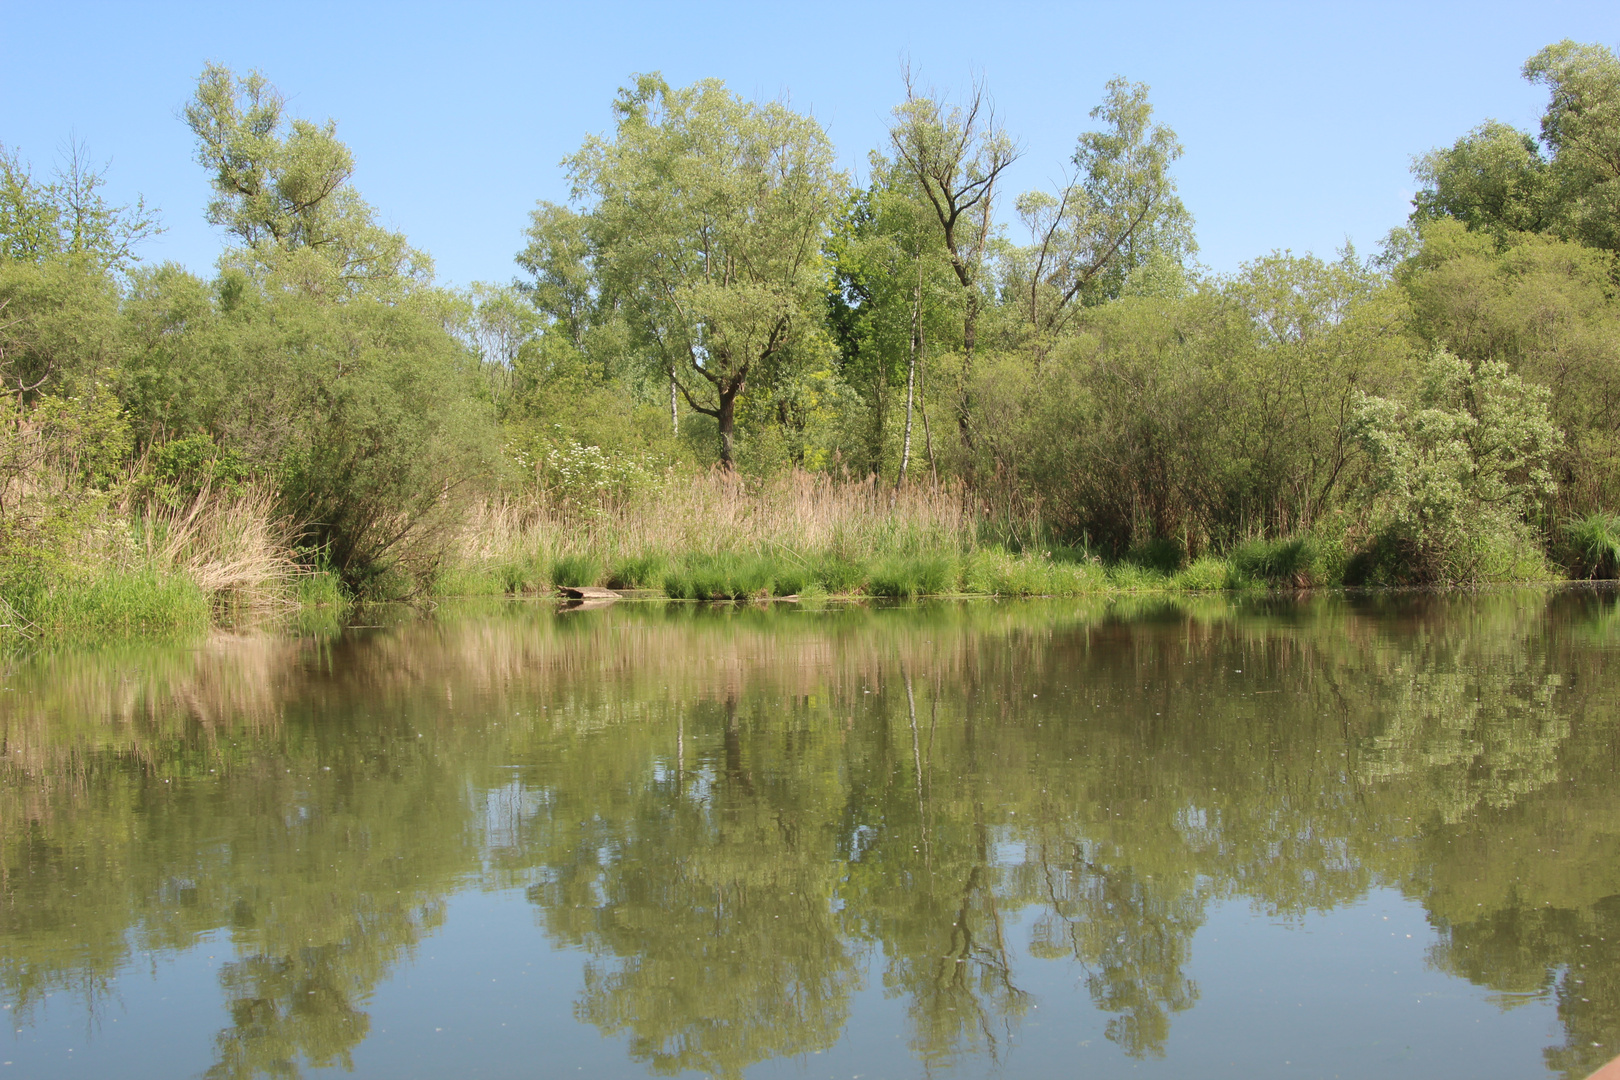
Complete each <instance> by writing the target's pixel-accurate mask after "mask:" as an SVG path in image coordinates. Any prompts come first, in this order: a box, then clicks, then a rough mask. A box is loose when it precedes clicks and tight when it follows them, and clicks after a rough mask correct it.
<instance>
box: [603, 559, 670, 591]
mask: <svg viewBox="0 0 1620 1080" xmlns="http://www.w3.org/2000/svg"><path fill="white" fill-rule="evenodd" d="M668 569H669V558H668V557H667V556H665V555H663V554H661V553H658V552H644V553H643V554H640V555H634V556H631V557H630V558H627V559H621V560H620V561H619V562H617V563H615V564H614V566H613V569H612V570H611V571H610V572H609V573H608V587H609V588H611V589H655V588H657V587H658V585H659V583H660V582H662V581H663V579H664V574H665V573H666V572H667V571H668Z"/></svg>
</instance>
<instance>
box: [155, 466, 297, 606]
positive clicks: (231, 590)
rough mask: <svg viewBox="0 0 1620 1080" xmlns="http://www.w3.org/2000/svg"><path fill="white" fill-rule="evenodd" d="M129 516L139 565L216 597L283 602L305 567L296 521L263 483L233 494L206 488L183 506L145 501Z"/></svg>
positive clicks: (260, 602) (234, 601) (287, 597)
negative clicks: (297, 549) (299, 557)
mask: <svg viewBox="0 0 1620 1080" xmlns="http://www.w3.org/2000/svg"><path fill="white" fill-rule="evenodd" d="M132 518H133V520H134V522H135V526H136V530H137V537H138V544H139V550H140V562H141V563H142V566H141V569H144V570H147V571H150V572H154V573H157V574H160V575H170V576H176V577H184V578H187V579H189V580H191V581H192V582H194V583H195V584H196V585H197V587H198V588H200V589H201V590H202V591H203V592H204V593H205V594H207V595H208V596H209V597H211V598H213V599H216V600H229V601H231V602H233V603H244V604H262V603H267V602H274V601H285V600H287V599H289V597H290V589H289V586H290V585H291V584H292V582H293V581H294V579H295V577H296V576H297V575H298V574H299V573H300V569H299V566H298V564H297V562H296V561H295V560H294V557H293V547H292V542H293V537H294V535H295V529H294V527H293V524H292V523H291V522H290V521H288V520H286V518H285V517H283V516H282V515H281V514H280V513H279V512H278V511H277V508H276V500H275V494H274V493H273V492H271V491H269V490H268V489H265V488H259V487H254V488H249V489H247V490H246V491H245V492H243V493H241V494H236V495H229V494H225V493H222V492H216V491H209V490H207V489H205V490H203V491H202V492H200V493H199V494H198V495H197V496H196V497H195V498H193V499H192V500H191V501H190V502H189V503H186V504H185V505H183V506H180V507H178V508H173V507H161V506H158V507H153V506H148V507H147V508H145V509H144V510H142V511H139V512H137V513H135V514H133V515H132Z"/></svg>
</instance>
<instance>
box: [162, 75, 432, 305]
mask: <svg viewBox="0 0 1620 1080" xmlns="http://www.w3.org/2000/svg"><path fill="white" fill-rule="evenodd" d="M185 118H186V123H187V124H188V125H189V126H190V128H191V131H192V134H193V135H195V136H196V138H197V162H198V163H199V164H200V165H202V166H203V167H204V168H205V169H207V170H208V172H209V180H210V182H211V184H212V185H213V189H214V199H213V200H212V201H211V202H210V203H209V204H208V220H209V222H210V223H212V224H215V225H219V226H222V227H223V228H224V229H225V230H226V232H227V233H228V234H229V235H231V236H233V237H235V238H236V239H237V240H239V241H241V243H242V244H243V245H244V247H245V249H246V250H247V251H249V252H252V253H254V254H255V255H256V256H257V257H258V258H260V259H271V258H274V257H275V256H276V255H278V254H285V253H290V252H299V251H303V252H312V253H315V254H316V255H318V256H319V258H320V263H319V264H318V265H321V266H322V268H324V269H328V270H329V272H330V275H335V277H336V283H329V282H323V281H321V277H324V276H329V275H320V276H310V277H308V278H307V279H306V284H311V285H315V284H319V285H321V286H323V287H332V285H333V284H335V285H336V287H340V288H346V289H353V288H357V287H360V286H362V285H370V286H377V285H380V284H384V283H391V282H397V281H399V280H401V279H405V280H417V281H420V280H426V279H427V278H428V277H429V276H431V274H432V263H431V261H430V260H429V259H428V258H427V257H426V256H425V255H423V254H422V253H421V252H419V251H416V250H414V249H413V248H411V247H410V245H409V244H407V243H406V241H405V238H404V237H403V236H402V235H400V234H399V233H394V232H389V231H388V230H386V229H384V228H382V227H381V226H379V225H378V224H377V223H376V221H375V220H374V213H373V211H372V209H371V207H370V206H369V205H368V204H367V203H366V201H365V200H364V199H362V198H361V197H360V195H359V193H358V192H357V191H355V189H354V188H353V187H352V186H350V184H349V180H350V179H351V178H352V177H353V175H354V157H353V155H352V154H351V153H350V152H349V148H348V147H347V146H345V145H344V144H343V143H342V142H340V141H339V140H338V138H337V125H336V123H335V122H334V121H332V120H328V121H327V122H326V123H325V124H324V125H318V124H315V123H312V122H311V121H308V120H303V119H297V118H291V119H290V118H288V117H287V116H286V102H285V99H283V97H282V96H281V94H280V92H279V91H277V90H276V88H275V87H274V86H272V85H270V83H269V81H268V80H266V79H265V77H264V76H263V75H262V74H260V73H259V72H257V71H255V72H252V73H251V74H249V75H247V76H244V77H242V78H237V77H236V76H235V75H234V74H233V73H232V72H231V70H230V69H229V68H226V67H222V66H220V65H218V64H209V65H208V66H207V67H205V68H204V69H203V73H202V75H201V76H200V77H199V78H198V79H197V89H196V92H195V93H194V94H193V96H192V99H191V101H190V102H188V103H187V105H186V108H185ZM308 269H313V267H307V266H306V270H308Z"/></svg>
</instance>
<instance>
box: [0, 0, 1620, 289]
mask: <svg viewBox="0 0 1620 1080" xmlns="http://www.w3.org/2000/svg"><path fill="white" fill-rule="evenodd" d="M1565 37H1571V38H1574V39H1576V40H1578V41H1589V42H1598V43H1602V44H1606V45H1608V46H1610V47H1611V48H1614V47H1617V46H1620V4H1616V3H1614V2H1613V0H1610V2H1608V3H1556V2H1552V3H1539V4H1535V5H1530V4H1525V3H1520V4H1491V3H1467V4H1461V3H1458V4H1438V3H1436V4H1425V3H1419V2H1412V3H1404V4H1383V5H1380V4H1355V5H1330V4H1226V5H1217V4H1119V3H1113V4H1091V3H1071V4H999V5H990V4H958V3H951V2H944V0H941V2H938V3H928V4H898V3H894V4H889V3H882V2H866V3H857V4H851V3H839V4H814V5H811V4H792V5H786V4H784V5H770V4H702V3H686V4H680V5H676V4H616V3H608V2H601V3H577V2H576V3H570V4H566V5H552V4H502V3H461V4H456V5H453V6H452V5H438V4H411V3H393V4H358V3H356V4H343V5H325V4H320V5H315V4H300V3H277V4H274V5H268V4H251V5H250V4H240V5H221V4H217V3H215V4H207V5H202V4H142V5H136V4H84V3H78V4H75V3H61V4H56V5H45V4H42V3H37V2H36V3H19V2H17V0H9V2H8V3H6V4H5V6H4V8H3V9H0V57H3V58H4V60H3V62H0V143H3V144H5V145H6V146H7V147H8V148H10V149H14V150H17V151H19V152H20V153H21V154H22V155H23V156H24V157H25V158H27V159H28V160H30V161H32V162H33V164H34V166H35V168H36V170H37V171H45V170H47V169H48V168H49V167H50V165H51V164H52V162H53V161H54V160H55V159H56V157H57V155H58V152H59V150H60V149H61V148H62V147H63V146H65V145H66V144H67V142H68V141H69V139H77V140H78V141H80V142H81V143H83V144H85V145H86V146H87V147H88V149H89V151H90V154H91V155H92V156H93V158H95V159H96V160H97V161H104V162H108V163H110V174H109V179H110V188H111V191H112V193H113V195H114V197H115V198H119V199H128V198H130V197H132V196H133V195H134V194H135V193H136V192H140V193H142V194H144V195H145V197H146V199H147V201H148V202H149V203H150V204H153V205H155V206H157V207H158V208H160V210H161V212H162V218H163V221H164V223H165V225H166V226H167V229H168V232H167V233H166V234H165V235H164V236H163V237H161V238H160V239H159V240H158V241H155V242H154V243H152V244H150V245H148V247H147V248H146V249H145V256H146V258H148V259H149V260H161V259H172V260H175V261H177V262H180V263H183V264H184V265H186V266H187V267H189V268H191V269H192V270H194V271H197V272H199V273H207V272H209V270H210V269H211V267H212V265H213V262H214V259H215V258H216V257H217V255H218V253H219V250H220V247H221V243H222V240H221V237H220V236H219V235H218V233H217V231H216V230H213V229H211V228H210V227H209V226H208V225H207V224H206V222H205V221H204V220H203V208H204V206H205V205H206V203H207V200H208V189H207V181H206V176H205V175H204V173H203V171H202V169H201V168H200V167H199V166H197V165H196V164H195V162H194V161H193V157H192V152H193V151H192V145H191V139H190V135H189V132H187V130H186V128H185V125H184V123H183V122H182V121H181V120H180V119H179V111H180V109H181V107H182V106H183V104H184V103H185V101H186V99H187V97H188V95H189V94H190V92H191V88H192V86H193V85H194V82H195V79H196V77H197V74H198V72H199V71H201V69H202V66H203V64H204V62H205V61H208V60H214V61H218V62H220V63H224V64H226V65H228V66H230V67H232V68H235V69H237V70H238V71H239V72H245V71H247V70H248V69H251V68H258V69H260V70H262V71H263V72H264V73H265V74H266V75H268V76H269V78H270V79H271V81H272V82H274V83H275V84H276V85H277V86H278V87H280V88H281V90H282V91H283V92H284V93H285V94H286V96H287V98H288V99H289V101H290V103H291V105H292V108H293V110H294V111H295V112H296V113H298V114H300V115H304V116H308V117H310V118H313V119H318V120H324V119H326V118H327V117H331V118H334V119H335V120H337V122H338V133H339V135H340V137H341V138H343V139H344V140H345V141H346V142H347V143H348V144H349V146H350V147H351V148H352V149H353V151H354V153H355V157H356V160H357V162H358V170H357V173H356V178H355V182H356V185H357V186H358V187H359V189H360V191H361V192H362V193H363V194H364V195H365V197H366V198H367V199H368V200H370V201H371V202H372V204H373V205H375V206H376V207H377V208H378V210H379V211H380V213H381V216H382V219H383V220H384V221H385V222H387V223H388V224H390V225H391V226H392V227H394V228H397V229H400V230H402V231H404V232H405V233H406V234H408V235H409V236H410V238H411V240H412V242H413V243H414V244H416V245H417V246H418V247H421V248H425V249H426V250H427V251H429V252H431V253H432V254H433V256H434V258H435V260H436V262H437V265H438V270H439V275H440V277H441V279H442V280H445V281H447V282H449V283H453V284H457V285H465V284H468V283H471V282H473V281H505V280H508V279H510V278H511V277H512V275H513V273H514V272H515V267H514V266H513V264H512V255H513V254H514V253H515V252H516V251H517V249H518V248H519V247H520V246H522V231H523V228H524V225H525V223H526V220H527V215H528V211H529V209H530V208H531V207H532V206H533V205H534V203H535V200H537V199H552V200H556V201H562V200H563V199H564V198H565V197H566V195H567V190H566V185H565V182H564V179H563V176H562V173H561V171H560V170H559V169H558V167H557V164H558V162H559V161H560V160H561V159H562V158H563V157H564V156H565V155H567V154H568V153H570V152H571V151H573V150H574V149H576V148H577V147H578V146H579V143H580V140H581V139H582V138H583V137H584V136H585V135H586V134H588V133H591V132H599V131H602V130H604V129H605V128H606V127H607V126H608V123H609V114H608V104H609V102H610V101H611V100H612V97H613V93H614V90H615V89H616V88H617V87H618V86H619V85H621V84H622V83H623V82H624V81H625V80H626V79H627V78H628V76H629V75H630V74H631V73H632V72H637V71H652V70H659V71H662V72H663V73H664V75H665V76H666V77H667V78H668V79H669V80H670V81H671V82H673V83H677V84H681V83H687V82H690V81H692V80H695V79H698V78H703V77H709V76H713V77H718V78H721V79H724V80H725V81H726V83H727V84H728V85H729V86H730V87H731V88H732V89H733V90H735V91H737V92H739V93H741V94H744V95H747V96H750V97H761V98H776V97H781V96H786V97H787V98H788V99H789V100H790V101H791V103H792V104H793V105H794V106H795V107H797V108H799V109H801V110H804V111H808V112H811V113H813V114H814V115H815V116H816V117H817V118H818V119H819V120H820V121H821V122H822V124H823V125H824V126H825V127H826V128H827V130H828V133H829V134H830V135H831V137H832V139H833V141H834V143H835V144H836V145H837V147H838V150H839V154H840V156H841V158H842V160H843V162H844V163H845V165H846V166H847V167H848V168H850V169H851V170H854V171H855V172H856V173H857V176H859V175H863V174H864V171H865V168H864V167H865V162H866V155H867V152H868V151H869V150H870V149H872V148H874V147H881V146H882V145H883V144H884V141H885V130H886V122H887V119H888V116H889V110H890V108H891V107H892V106H893V104H894V103H895V101H896V100H897V99H898V98H899V97H900V96H901V93H902V87H901V82H900V74H899V71H900V65H901V62H902V59H903V58H909V61H910V63H911V65H912V68H913V69H914V70H915V71H917V72H918V73H919V74H920V76H921V78H922V80H923V81H925V82H929V83H933V84H936V85H938V86H939V87H941V88H942V89H959V88H963V87H965V86H966V85H967V84H968V83H969V82H970V80H971V79H972V78H973V77H974V76H975V75H977V76H979V77H981V78H982V79H983V80H984V81H985V83H986V84H987V86H988V88H989V90H990V92H991V94H992V96H993V98H994V100H995V104H996V108H997V112H998V114H999V116H1000V117H1001V118H1002V120H1003V121H1004V122H1005V124H1006V127H1007V129H1008V130H1009V132H1011V133H1012V134H1013V135H1015V136H1016V137H1017V138H1018V139H1019V141H1020V142H1021V144H1022V146H1023V149H1024V156H1023V158H1022V159H1021V160H1020V161H1019V163H1018V164H1017V165H1016V166H1015V168H1014V171H1013V173H1012V175H1011V179H1010V183H1009V184H1008V187H1007V188H1006V194H1007V195H1008V196H1009V198H1007V199H1006V200H1005V206H1006V207H1007V213H1006V214H1004V215H1003V216H1005V217H1010V207H1011V198H1010V196H1012V195H1015V194H1017V193H1018V192H1020V191H1024V190H1029V189H1031V188H1038V187H1049V186H1051V185H1052V184H1053V183H1054V182H1055V181H1056V179H1057V178H1058V177H1059V176H1060V175H1061V174H1062V171H1063V168H1064V165H1065V162H1066V160H1067V158H1068V156H1069V155H1070V154H1071V153H1072V152H1073V148H1074V142H1075V138H1076V136H1077V135H1079V133H1080V132H1081V131H1083V130H1086V128H1087V127H1088V126H1090V120H1089V118H1088V116H1087V114H1088V112H1089V111H1090V109H1091V108H1092V106H1094V105H1095V104H1096V103H1097V101H1098V100H1099V99H1100V97H1101V95H1102V90H1103V85H1104V83H1105V82H1106V81H1107V80H1108V79H1109V78H1110V77H1111V76H1113V75H1116V74H1118V75H1124V76H1126V77H1128V78H1130V79H1133V80H1137V81H1141V82H1146V83H1148V84H1149V85H1150V86H1151V87H1152V100H1153V102H1154V106H1155V109H1156V115H1157V117H1158V118H1159V119H1160V120H1161V121H1162V122H1164V123H1167V124H1169V125H1170V126H1171V127H1173V128H1174V129H1175V130H1176V132H1177V133H1178V135H1179V136H1180V138H1181V141H1182V143H1183V144H1184V146H1185V148H1186V155H1185V157H1184V158H1183V159H1182V161H1181V162H1180V164H1179V165H1178V167H1177V176H1178V178H1179V180H1180V185H1181V193H1182V197H1183V199H1184V201H1185V202H1186V203H1187V205H1188V207H1189V208H1190V209H1191V210H1192V211H1193V213H1194V215H1195V216H1196V218H1197V220H1198V237H1199V242H1200V245H1201V247H1202V251H1201V258H1202V260H1203V261H1204V262H1205V263H1206V264H1207V265H1208V266H1210V267H1211V268H1213V269H1215V270H1217V271H1230V270H1234V269H1236V268H1237V267H1238V266H1239V265H1240V264H1242V263H1243V262H1244V261H1245V260H1248V259H1252V258H1255V257H1257V256H1260V255H1263V254H1265V253H1267V252H1269V251H1271V250H1273V249H1280V248H1289V249H1292V250H1294V251H1296V252H1303V251H1315V252H1317V253H1318V254H1322V255H1330V254H1331V253H1332V252H1333V250H1334V249H1336V248H1338V247H1339V246H1341V245H1342V244H1343V243H1344V241H1345V239H1346V238H1347V237H1348V238H1350V239H1352V240H1353V241H1354V242H1355V243H1356V244H1357V246H1358V247H1360V248H1362V249H1363V250H1370V249H1372V248H1374V247H1375V246H1376V244H1377V242H1378V240H1379V239H1380V238H1381V237H1382V236H1383V235H1384V234H1385V233H1386V232H1387V231H1388V230H1389V229H1390V228H1391V227H1393V226H1395V225H1398V224H1400V223H1401V222H1402V220H1403V219H1404V217H1405V215H1406V212H1407V210H1408V206H1407V200H1408V199H1409V198H1410V196H1411V187H1412V181H1411V177H1410V173H1409V169H1410V165H1411V159H1412V157H1413V155H1415V154H1419V153H1422V152H1423V151H1425V150H1427V149H1429V148H1431V147H1433V146H1436V145H1439V144H1442V143H1449V142H1451V141H1452V140H1454V139H1455V138H1457V137H1458V136H1459V135H1461V134H1462V133H1463V132H1464V131H1466V130H1467V129H1468V128H1470V127H1472V126H1473V125H1474V124H1476V123H1478V122H1479V121H1480V120H1482V119H1485V118H1486V117H1495V118H1498V119H1501V120H1505V121H1508V122H1510V123H1514V124H1518V125H1521V126H1526V127H1532V126H1534V124H1535V121H1536V119H1537V117H1538V116H1539V115H1540V111H1541V107H1542V104H1543V100H1544V95H1543V93H1542V92H1541V91H1540V90H1539V89H1538V88H1536V87H1532V86H1530V85H1529V84H1527V83H1525V82H1524V81H1523V80H1522V79H1521V78H1520V77H1519V74H1518V72H1519V67H1520V65H1521V64H1522V63H1523V62H1524V60H1525V58H1526V57H1527V56H1529V55H1530V54H1531V53H1533V52H1535V51H1536V50H1537V49H1539V48H1541V47H1542V46H1543V45H1546V44H1548V43H1550V42H1553V41H1556V40H1559V39H1561V38H1565Z"/></svg>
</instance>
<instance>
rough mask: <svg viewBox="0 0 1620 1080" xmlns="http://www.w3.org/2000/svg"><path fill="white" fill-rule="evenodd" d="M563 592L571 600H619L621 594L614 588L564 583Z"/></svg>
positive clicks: (561, 587)
mask: <svg viewBox="0 0 1620 1080" xmlns="http://www.w3.org/2000/svg"><path fill="white" fill-rule="evenodd" d="M559 588H560V589H561V591H562V594H563V595H564V596H566V597H568V598H569V599H570V600H617V599H618V598H619V594H618V593H616V592H614V591H613V590H612V589H599V588H597V587H596V586H595V585H562V586H559Z"/></svg>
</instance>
